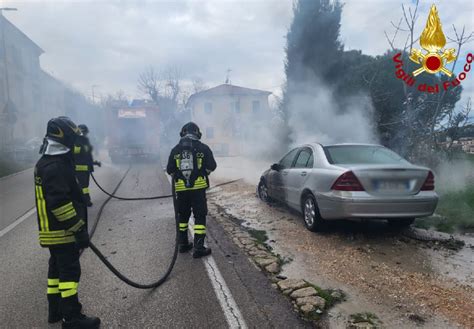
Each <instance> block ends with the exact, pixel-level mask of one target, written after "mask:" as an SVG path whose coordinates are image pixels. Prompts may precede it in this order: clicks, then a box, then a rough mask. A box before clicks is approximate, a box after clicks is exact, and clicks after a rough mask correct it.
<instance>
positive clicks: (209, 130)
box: [206, 127, 214, 138]
mask: <svg viewBox="0 0 474 329" xmlns="http://www.w3.org/2000/svg"><path fill="white" fill-rule="evenodd" d="M206 138H214V128H213V127H207V128H206Z"/></svg>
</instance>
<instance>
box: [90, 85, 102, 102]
mask: <svg viewBox="0 0 474 329" xmlns="http://www.w3.org/2000/svg"><path fill="white" fill-rule="evenodd" d="M96 87H100V86H99V85H92V86H91V90H92V103H94V104H95V88H96Z"/></svg>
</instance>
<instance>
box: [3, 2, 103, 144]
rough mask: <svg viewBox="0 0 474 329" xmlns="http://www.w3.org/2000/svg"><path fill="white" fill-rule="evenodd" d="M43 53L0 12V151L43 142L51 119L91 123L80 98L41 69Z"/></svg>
mask: <svg viewBox="0 0 474 329" xmlns="http://www.w3.org/2000/svg"><path fill="white" fill-rule="evenodd" d="M43 53H44V51H43V49H41V47H40V46H38V45H37V44H36V43H35V42H34V41H33V40H31V39H30V38H29V37H28V36H27V35H26V34H25V33H23V32H22V31H21V30H20V29H18V28H17V27H16V26H15V25H13V24H12V23H11V22H9V21H8V20H7V19H6V18H5V17H4V16H3V15H2V13H1V11H0V151H8V152H9V151H13V150H14V149H16V148H17V147H18V145H23V144H24V143H25V142H26V141H28V140H30V139H33V138H36V139H38V138H39V139H42V137H43V136H44V134H45V126H46V123H47V122H48V120H49V119H50V118H51V117H54V116H59V115H67V116H70V117H71V118H73V119H75V120H79V121H81V122H85V121H87V119H89V121H91V120H93V119H91V116H90V113H92V111H93V110H94V109H93V108H92V106H91V104H90V103H89V102H88V101H87V100H86V99H85V97H84V96H83V95H81V94H80V93H78V92H76V91H74V90H73V89H72V88H70V87H68V86H67V85H66V84H64V83H63V82H61V81H59V80H58V79H56V78H55V77H53V76H51V75H50V74H48V73H46V72H44V71H43V70H42V69H41V65H40V56H41V54H43ZM83 120H84V121H83Z"/></svg>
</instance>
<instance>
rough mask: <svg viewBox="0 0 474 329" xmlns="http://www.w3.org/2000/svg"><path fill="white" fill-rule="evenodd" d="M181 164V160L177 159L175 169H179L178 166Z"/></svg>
mask: <svg viewBox="0 0 474 329" xmlns="http://www.w3.org/2000/svg"><path fill="white" fill-rule="evenodd" d="M180 163H181V160H180V159H179V158H177V159H176V168H178V169H179V165H180Z"/></svg>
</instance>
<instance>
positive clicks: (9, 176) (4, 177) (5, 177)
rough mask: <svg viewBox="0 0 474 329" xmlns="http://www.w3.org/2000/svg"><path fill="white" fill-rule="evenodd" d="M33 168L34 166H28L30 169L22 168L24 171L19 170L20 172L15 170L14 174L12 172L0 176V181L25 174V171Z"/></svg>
mask: <svg viewBox="0 0 474 329" xmlns="http://www.w3.org/2000/svg"><path fill="white" fill-rule="evenodd" d="M31 169H33V168H28V169H25V170H22V171H19V172H15V173H13V174H10V175H8V176H3V177H0V181H2V180H7V179H8V178H11V177H13V176H16V175H21V174H23V173H25V172H27V171H28V170H31Z"/></svg>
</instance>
